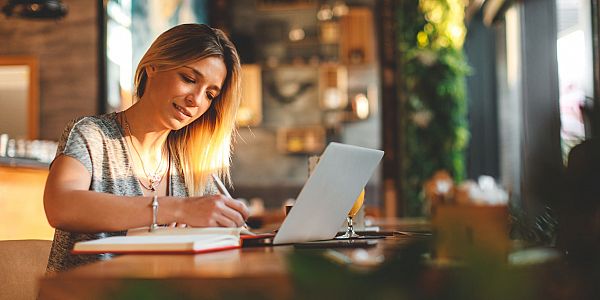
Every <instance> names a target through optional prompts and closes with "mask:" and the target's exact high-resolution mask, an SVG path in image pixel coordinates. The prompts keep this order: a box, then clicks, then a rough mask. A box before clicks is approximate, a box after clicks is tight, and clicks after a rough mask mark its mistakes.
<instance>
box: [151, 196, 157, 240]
mask: <svg viewBox="0 0 600 300" xmlns="http://www.w3.org/2000/svg"><path fill="white" fill-rule="evenodd" d="M157 218H158V196H157V195H154V196H153V197H152V224H151V225H150V232H152V231H154V230H155V229H156V228H158V224H157V222H156V219H157Z"/></svg>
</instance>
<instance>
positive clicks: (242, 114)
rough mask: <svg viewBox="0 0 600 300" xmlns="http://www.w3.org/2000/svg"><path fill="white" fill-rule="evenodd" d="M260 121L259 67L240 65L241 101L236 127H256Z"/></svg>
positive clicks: (260, 90)
mask: <svg viewBox="0 0 600 300" xmlns="http://www.w3.org/2000/svg"><path fill="white" fill-rule="evenodd" d="M261 121H262V76H261V68H260V65H242V101H241V103H240V107H239V108H238V112H237V115H236V124H237V126H257V125H259V124H260V123H261Z"/></svg>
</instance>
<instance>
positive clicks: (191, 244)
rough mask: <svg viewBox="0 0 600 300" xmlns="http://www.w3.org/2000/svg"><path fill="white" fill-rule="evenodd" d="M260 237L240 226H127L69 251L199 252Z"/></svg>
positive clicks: (79, 244)
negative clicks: (123, 230) (151, 228)
mask: <svg viewBox="0 0 600 300" xmlns="http://www.w3.org/2000/svg"><path fill="white" fill-rule="evenodd" d="M260 237H262V236H261V235H255V234H252V233H251V232H249V231H248V230H247V229H243V228H224V227H209V228H170V227H161V228H157V229H156V230H155V231H154V232H148V228H147V227H145V228H139V229H131V230H129V231H128V233H127V235H126V236H114V237H108V238H103V239H98V240H93V241H86V242H78V243H76V244H75V247H74V248H73V251H72V253H73V254H91V253H170V252H173V253H203V252H212V251H219V250H227V249H235V248H240V247H241V246H242V244H243V241H244V239H249V238H252V239H256V238H260Z"/></svg>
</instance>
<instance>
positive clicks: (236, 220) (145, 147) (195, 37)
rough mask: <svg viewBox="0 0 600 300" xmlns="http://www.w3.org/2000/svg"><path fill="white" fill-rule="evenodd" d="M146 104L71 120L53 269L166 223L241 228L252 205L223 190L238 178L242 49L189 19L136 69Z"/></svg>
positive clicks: (59, 184)
mask: <svg viewBox="0 0 600 300" xmlns="http://www.w3.org/2000/svg"><path fill="white" fill-rule="evenodd" d="M134 84H135V87H134V88H135V95H134V97H135V98H136V100H137V101H136V102H135V104H134V105H133V106H131V107H130V108H128V109H127V110H125V111H122V112H119V113H111V114H106V115H101V116H95V117H85V118H82V119H79V120H77V121H74V122H72V124H70V125H68V126H67V128H66V130H65V131H64V133H63V136H62V137H61V140H60V142H59V147H58V152H57V157H56V158H55V159H54V161H53V162H52V165H51V167H50V174H49V176H48V180H47V182H46V189H45V193H44V207H45V210H46V215H47V218H48V221H49V223H50V225H52V226H53V227H55V228H56V233H55V237H54V243H53V245H52V250H51V252H50V259H49V262H48V271H50V272H56V271H62V270H66V269H69V268H71V267H74V266H77V265H80V264H84V263H87V262H91V261H94V260H97V259H104V258H108V257H110V256H108V255H71V254H70V251H71V249H73V244H74V243H75V242H78V241H83V240H91V239H98V238H103V237H108V236H114V235H124V234H125V233H126V230H127V229H130V228H137V227H143V226H149V225H156V224H172V225H177V226H186V225H189V226H193V227H202V226H226V227H234V226H241V225H242V224H243V223H244V220H245V219H246V218H247V217H248V209H247V207H246V206H244V205H243V204H242V203H241V202H239V201H236V200H234V199H231V198H228V197H225V196H223V195H220V194H218V193H217V192H216V190H215V189H214V187H213V184H212V181H211V180H210V178H211V175H213V174H216V175H218V176H220V177H223V178H224V179H226V180H227V181H229V161H230V150H231V136H232V132H233V131H234V129H235V125H234V117H235V113H236V110H237V107H238V105H239V101H240V97H239V94H240V93H239V91H240V62H239V57H238V54H237V51H236V49H235V46H234V45H233V44H232V43H231V41H230V40H229V39H228V38H227V37H226V36H225V35H224V34H223V32H222V31H220V30H218V29H212V28H210V27H209V26H206V25H199V24H184V25H179V26H176V27H174V28H172V29H170V30H168V31H166V32H164V33H163V34H161V35H160V36H159V37H158V38H157V39H156V41H154V43H153V44H152V45H151V46H150V48H149V49H148V51H147V52H146V54H145V55H144V57H142V60H141V61H140V63H139V65H138V68H137V70H136V74H135V81H134Z"/></svg>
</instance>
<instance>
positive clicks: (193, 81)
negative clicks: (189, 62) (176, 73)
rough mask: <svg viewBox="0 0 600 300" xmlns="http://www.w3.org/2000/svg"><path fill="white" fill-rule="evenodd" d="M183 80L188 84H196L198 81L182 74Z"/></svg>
mask: <svg viewBox="0 0 600 300" xmlns="http://www.w3.org/2000/svg"><path fill="white" fill-rule="evenodd" d="M180 76H181V79H183V81H185V82H187V83H196V81H195V80H194V79H193V78H190V77H188V76H186V75H183V74H180Z"/></svg>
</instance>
